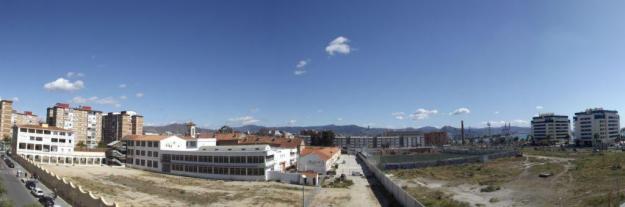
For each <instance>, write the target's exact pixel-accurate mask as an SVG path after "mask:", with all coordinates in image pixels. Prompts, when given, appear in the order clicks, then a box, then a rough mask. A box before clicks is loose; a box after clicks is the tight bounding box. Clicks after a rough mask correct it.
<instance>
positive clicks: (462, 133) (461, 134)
mask: <svg viewBox="0 0 625 207" xmlns="http://www.w3.org/2000/svg"><path fill="white" fill-rule="evenodd" d="M460 138H462V145H464V120H460Z"/></svg>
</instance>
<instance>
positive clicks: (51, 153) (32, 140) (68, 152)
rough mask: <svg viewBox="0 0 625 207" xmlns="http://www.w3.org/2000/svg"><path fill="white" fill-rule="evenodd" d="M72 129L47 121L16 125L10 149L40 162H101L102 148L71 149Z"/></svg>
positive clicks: (102, 158)
mask: <svg viewBox="0 0 625 207" xmlns="http://www.w3.org/2000/svg"><path fill="white" fill-rule="evenodd" d="M75 144H76V143H75V141H74V133H73V132H72V131H71V130H66V129H62V128H58V127H51V126H48V125H47V124H40V125H15V126H14V127H13V142H12V149H13V152H14V153H15V154H17V155H20V156H23V157H25V158H27V159H30V160H33V161H35V162H39V163H43V164H47V163H49V164H68V165H101V164H102V162H103V160H104V158H105V156H104V152H96V151H89V152H83V151H74V145H75Z"/></svg>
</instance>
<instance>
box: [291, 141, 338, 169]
mask: <svg viewBox="0 0 625 207" xmlns="http://www.w3.org/2000/svg"><path fill="white" fill-rule="evenodd" d="M340 155H341V149H340V148H338V147H305V148H304V149H303V150H302V151H301V153H300V156H299V160H298V162H297V171H300V172H315V173H318V174H326V173H327V172H328V171H330V170H331V169H332V165H333V164H334V163H336V161H337V160H338V159H339V156H340Z"/></svg>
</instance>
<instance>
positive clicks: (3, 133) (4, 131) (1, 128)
mask: <svg viewBox="0 0 625 207" xmlns="http://www.w3.org/2000/svg"><path fill="white" fill-rule="evenodd" d="M12 116H13V101H10V100H0V139H4V138H7V137H9V138H10V137H13V134H12V133H11V131H12V130H11V129H12V127H13V122H12V121H11V117H12Z"/></svg>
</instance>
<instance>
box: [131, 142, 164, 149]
mask: <svg viewBox="0 0 625 207" xmlns="http://www.w3.org/2000/svg"><path fill="white" fill-rule="evenodd" d="M158 143H159V142H158V141H127V142H126V145H128V146H129V147H133V146H137V147H154V148H158Z"/></svg>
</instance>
